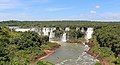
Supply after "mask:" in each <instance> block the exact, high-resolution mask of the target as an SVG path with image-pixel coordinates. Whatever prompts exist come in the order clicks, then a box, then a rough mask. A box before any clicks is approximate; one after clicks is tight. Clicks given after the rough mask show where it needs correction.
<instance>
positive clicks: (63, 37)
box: [61, 33, 67, 42]
mask: <svg viewBox="0 0 120 65" xmlns="http://www.w3.org/2000/svg"><path fill="white" fill-rule="evenodd" d="M66 35H67V34H66V33H63V36H62V38H61V41H62V42H66V41H67V37H66Z"/></svg>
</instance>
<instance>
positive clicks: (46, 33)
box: [42, 28, 50, 36]
mask: <svg viewBox="0 0 120 65" xmlns="http://www.w3.org/2000/svg"><path fill="white" fill-rule="evenodd" d="M42 32H43V35H47V36H48V35H49V32H50V30H49V28H43V30H42Z"/></svg>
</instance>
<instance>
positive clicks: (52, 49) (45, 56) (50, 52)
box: [31, 45, 60, 63]
mask: <svg viewBox="0 0 120 65" xmlns="http://www.w3.org/2000/svg"><path fill="white" fill-rule="evenodd" d="M59 47H60V45H59V46H56V47H53V48H51V49H44V52H45V54H43V55H41V56H38V57H36V58H35V59H33V60H32V61H31V62H32V63H34V62H36V61H39V60H43V59H45V58H47V57H49V56H50V55H52V54H54V53H55V51H56V49H57V48H59Z"/></svg>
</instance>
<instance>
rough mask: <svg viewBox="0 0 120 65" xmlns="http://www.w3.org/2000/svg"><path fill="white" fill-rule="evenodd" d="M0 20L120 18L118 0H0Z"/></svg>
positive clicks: (119, 0) (119, 1)
mask: <svg viewBox="0 0 120 65" xmlns="http://www.w3.org/2000/svg"><path fill="white" fill-rule="evenodd" d="M0 20H1V21H2V20H104V21H106V20H112V21H113V20H120V0H0Z"/></svg>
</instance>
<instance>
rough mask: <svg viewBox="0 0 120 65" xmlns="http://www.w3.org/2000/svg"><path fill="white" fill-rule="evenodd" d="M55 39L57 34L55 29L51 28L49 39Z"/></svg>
mask: <svg viewBox="0 0 120 65" xmlns="http://www.w3.org/2000/svg"><path fill="white" fill-rule="evenodd" d="M53 37H55V33H54V32H53V28H51V31H50V35H49V39H51V38H53Z"/></svg>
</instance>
